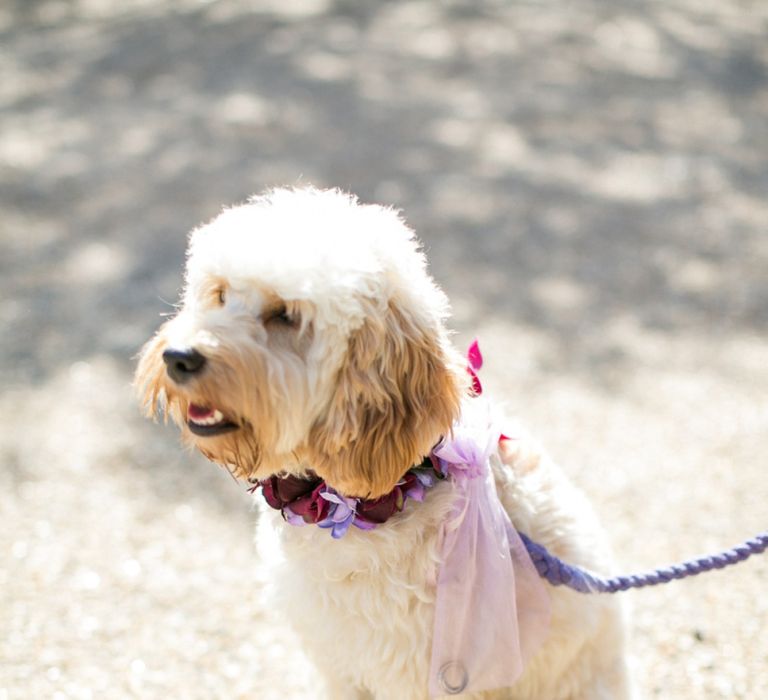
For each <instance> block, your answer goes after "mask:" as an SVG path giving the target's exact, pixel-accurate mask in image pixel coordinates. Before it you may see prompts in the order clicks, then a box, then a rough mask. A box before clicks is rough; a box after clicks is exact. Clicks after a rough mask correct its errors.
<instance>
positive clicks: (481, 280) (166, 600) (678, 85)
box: [0, 0, 768, 700]
mask: <svg viewBox="0 0 768 700" xmlns="http://www.w3.org/2000/svg"><path fill="white" fill-rule="evenodd" d="M767 36H768V8H766V5H765V3H763V2H760V1H758V0H755V1H753V2H750V1H749V0H741V1H739V0H696V1H694V0H665V1H664V2H662V1H661V0H658V1H649V2H646V3H642V4H638V3H635V2H630V0H616V1H614V2H611V3H602V2H594V1H593V2H590V1H588V0H573V1H572V2H568V3H563V2H555V1H554V0H543V1H541V2H536V3H533V2H520V1H511V2H507V1H504V2H501V1H499V2H483V3H473V2H469V1H466V2H458V1H456V2H445V3H436V2H433V3H430V2H389V3H384V2H372V1H370V0H361V1H353V0H346V1H345V0H338V1H337V2H331V0H281V1H280V2H278V1H277V0H264V1H261V2H245V1H244V0H243V1H238V0H221V1H219V2H204V1H193V0H176V1H174V2H171V1H170V0H167V1H166V0H122V1H121V2H116V1H113V0H58V1H51V2H45V1H35V0H7V1H6V2H5V3H3V4H2V5H1V6H0V211H2V216H1V217H0V246H1V247H0V250H1V251H2V253H1V254H0V323H1V324H2V329H3V332H2V334H0V411H2V416H3V426H2V428H0V521H1V522H2V523H3V526H2V528H0V551H2V553H3V556H2V558H1V559H0V586H1V588H0V590H1V591H2V593H1V594H0V630H2V631H1V632H0V700H28V699H35V700H37V699H38V698H56V699H57V700H59V699H63V698H73V699H75V698H78V699H79V698H83V699H85V698H98V699H101V698H105V699H109V698H163V699H166V698H180V699H184V698H194V699H197V698H201V699H202V698H225V699H229V698H265V699H269V698H273V697H274V698H308V697H314V692H313V684H312V671H311V669H309V668H308V666H307V664H306V662H305V660H304V659H303V657H302V656H301V653H300V651H299V650H298V649H297V646H296V644H295V643H294V642H293V640H292V638H291V636H290V633H289V632H287V631H286V630H285V629H283V628H282V627H280V626H279V625H278V624H277V623H275V622H274V621H272V620H271V616H270V611H269V610H266V609H265V608H264V606H262V605H261V604H260V602H259V598H260V596H259V591H260V585H259V562H258V560H257V558H256V555H255V552H254V550H253V548H252V532H253V520H254V517H255V516H254V514H253V513H252V512H251V508H250V504H249V500H248V498H247V494H245V492H244V488H243V487H242V486H240V485H237V484H235V483H234V482H233V481H232V480H231V479H230V478H229V476H228V475H227V474H225V473H223V472H222V471H220V470H217V469H215V468H214V467H212V466H211V465H209V464H207V463H205V462H204V461H203V460H201V459H200V458H198V457H197V456H195V455H190V454H186V453H184V452H182V451H181V450H180V449H179V448H178V446H177V445H176V441H175V436H174V435H173V432H172V431H171V430H164V429H162V428H161V427H158V426H153V425H151V424H149V423H145V422H144V421H143V420H142V419H141V418H140V417H139V416H138V413H137V410H136V407H135V405H134V401H133V399H132V396H131V391H130V387H129V383H130V376H131V371H132V360H131V358H132V356H134V355H135V353H136V352H137V350H138V348H139V347H140V345H141V343H142V342H143V340H144V339H146V338H147V337H148V336H149V334H150V333H151V332H152V330H153V329H154V328H155V327H156V325H157V324H158V323H159V314H161V313H164V312H168V311H170V310H171V307H170V305H169V304H170V303H172V302H173V301H174V300H175V298H176V295H177V290H178V286H179V283H180V268H181V263H182V260H183V250H184V243H185V235H186V232H187V231H188V229H189V228H190V227H192V226H193V225H195V224H196V223H198V222H200V221H202V220H205V219H207V218H210V217H212V216H213V215H215V214H216V213H217V211H218V209H219V207H220V206H221V205H222V204H223V203H227V202H233V201H237V200H241V199H242V198H244V197H245V196H247V195H248V194H249V193H251V192H254V191H258V190H260V189H262V188H263V187H265V186H267V185H271V184H292V183H301V182H313V183H316V184H319V185H340V186H342V187H345V188H348V189H352V190H354V191H356V192H358V193H359V194H360V195H361V196H362V197H363V198H364V199H366V200H377V201H382V202H385V203H391V204H394V205H396V206H398V207H402V208H403V209H404V210H405V212H406V215H407V217H408V219H409V221H410V222H411V223H412V224H413V225H414V226H415V228H416V229H417V231H419V233H420V235H421V236H422V238H423V240H424V241H425V244H426V246H427V248H428V251H429V255H430V259H431V261H432V268H433V271H434V274H435V276H436V277H437V279H438V280H439V281H440V282H441V284H443V286H444V287H445V288H446V290H447V291H448V293H449V295H450V296H451V298H452V299H453V302H454V308H455V322H454V326H455V328H456V329H457V331H458V335H457V341H458V342H459V343H461V344H463V345H466V344H467V343H468V341H469V339H471V337H472V336H474V335H478V336H479V337H480V338H481V342H482V346H483V349H484V351H485V354H486V357H487V360H488V366H487V369H486V370H485V374H484V382H485V384H486V385H487V386H488V387H489V389H490V391H491V392H492V393H494V394H496V395H497V396H502V397H504V398H505V399H506V400H507V401H508V402H509V404H510V406H511V408H512V409H513V410H514V411H516V412H517V413H519V414H520V415H521V417H522V419H523V420H524V422H525V423H527V424H528V426H529V427H530V428H531V429H532V430H533V431H534V432H535V433H537V434H538V435H539V436H540V437H541V438H542V440H543V441H544V443H545V444H547V445H548V446H549V449H550V451H551V452H552V453H553V454H554V456H555V457H556V458H557V459H558V460H559V461H560V462H561V463H562V464H563V465H564V466H565V468H566V470H567V471H568V473H569V474H570V475H571V477H572V478H573V479H574V480H575V481H576V482H577V483H578V484H579V485H580V486H582V487H583V488H584V489H585V490H586V491H587V492H588V493H589V494H590V496H591V498H592V499H593V501H594V503H595V505H596V507H597V509H598V510H599V512H600V514H601V516H602V518H603V520H604V522H605V524H606V527H607V528H608V529H609V531H610V533H611V539H612V541H613V543H614V546H615V549H616V552H617V570H620V571H622V572H623V571H629V570H635V569H643V568H646V567H650V566H655V565H658V564H662V563H669V562H672V561H676V560H678V559H681V558H685V557H689V556H693V555H694V554H699V553H705V552H709V551H714V550H717V549H718V548H721V547H725V546H730V545H732V544H735V543H736V542H738V541H740V540H742V539H745V538H746V537H748V536H750V535H752V534H754V533H755V532H758V531H761V530H764V529H765V528H766V527H767V526H768V525H767V524H766V522H767V518H766V510H767V509H766V502H767V501H768V479H766V475H765V459H764V457H763V456H762V452H761V448H764V447H765V445H766V439H767V438H766V435H768V404H767V403H766V399H765V397H766V395H767V394H768V352H767V351H768V274H767V273H768V237H767V236H766V230H765V226H766V221H768V204H767V203H766V197H765V194H766V192H768V42H767V41H766V37H767ZM767 584H768V559H766V558H764V559H762V560H761V559H757V560H754V561H750V562H748V563H746V564H744V565H742V566H740V567H738V568H736V569H734V570H729V571H727V572H719V573H715V574H712V575H710V576H707V577H705V578H702V579H701V580H692V581H690V582H680V583H675V584H672V585H670V586H667V587H665V588H663V589H659V590H649V591H642V592H634V593H629V594H626V595H627V598H628V600H629V602H630V603H631V605H632V608H633V611H634V613H633V627H634V630H633V635H634V642H633V647H634V650H635V657H636V667H637V677H638V680H639V683H640V685H641V687H642V688H643V690H644V695H645V697H647V698H652V697H659V698H665V700H690V699H692V698H696V699H699V698H702V699H705V700H714V699H716V698H718V699H719V698H727V699H736V698H743V699H749V700H763V699H764V698H766V697H768V632H766V627H767V626H768V598H767V597H766V596H765V590H766V585H767ZM543 700H546V699H543Z"/></svg>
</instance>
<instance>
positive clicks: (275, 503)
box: [261, 474, 322, 510]
mask: <svg viewBox="0 0 768 700" xmlns="http://www.w3.org/2000/svg"><path fill="white" fill-rule="evenodd" d="M319 484H322V481H321V480H320V479H319V478H317V477H314V478H305V477H301V476H294V475H292V474H289V475H288V476H277V475H274V476H270V477H269V479H265V480H264V481H262V482H261V490H262V492H263V494H264V498H265V499H266V501H267V503H269V505H270V506H272V507H273V508H276V509H277V510H280V509H281V508H283V507H284V506H287V505H292V504H293V502H294V501H295V500H297V499H299V498H303V497H306V496H308V495H309V494H311V493H312V491H314V490H315V489H316V488H317V486H318V485H319Z"/></svg>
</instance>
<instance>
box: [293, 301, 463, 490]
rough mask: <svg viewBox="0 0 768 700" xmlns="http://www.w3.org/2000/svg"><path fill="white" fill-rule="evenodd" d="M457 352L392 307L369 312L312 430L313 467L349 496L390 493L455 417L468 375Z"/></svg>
mask: <svg viewBox="0 0 768 700" xmlns="http://www.w3.org/2000/svg"><path fill="white" fill-rule="evenodd" d="M453 353H454V351H453V350H452V348H451V347H450V345H449V343H448V341H447V339H446V338H445V331H444V330H443V329H442V327H438V328H421V327H419V324H418V323H417V321H416V320H415V319H414V318H412V317H409V316H408V315H407V314H405V313H404V312H403V311H402V310H400V309H398V308H397V306H396V305H395V304H394V303H390V305H389V307H388V309H387V310H386V312H385V314H384V315H383V317H382V315H381V312H377V311H372V312H371V313H370V314H369V315H368V318H367V320H366V321H365V323H364V324H363V326H362V327H361V328H360V329H358V330H357V331H356V332H355V333H354V334H353V335H352V337H351V338H350V341H349V348H348V350H347V357H346V360H345V364H344V365H343V366H342V368H341V370H340V371H339V375H338V378H337V388H336V391H335V393H334V394H333V396H332V398H331V401H330V403H329V406H328V409H327V411H326V414H325V415H324V416H323V417H322V418H321V419H320V420H319V421H318V422H317V423H316V424H315V426H314V427H313V429H312V431H311V433H310V440H309V445H308V449H309V452H310V458H311V460H312V461H311V464H312V466H313V469H314V470H315V471H316V472H317V473H318V474H319V475H320V476H322V477H323V478H324V479H325V480H326V481H327V483H328V484H329V485H330V486H332V487H333V488H335V489H336V490H338V491H339V492H340V493H342V494H344V495H346V496H357V497H366V498H377V497H379V496H382V495H384V494H386V493H388V492H389V491H391V490H392V489H393V488H394V486H395V484H396V483H397V481H398V480H399V479H400V478H401V477H402V476H403V474H404V473H405V472H406V471H407V470H408V468H409V467H410V466H412V465H413V464H417V463H419V462H420V461H421V460H422V459H423V458H424V456H425V455H426V454H428V453H429V451H430V449H431V448H432V447H433V446H434V444H435V443H436V442H437V440H438V439H439V438H440V437H441V436H442V435H444V434H446V433H447V432H448V431H449V430H450V428H451V425H452V423H453V421H454V419H455V418H456V417H457V415H458V412H459V402H460V399H461V395H462V393H463V392H464V391H465V389H466V385H465V381H464V378H465V376H466V372H464V370H463V369H462V368H461V365H460V363H457V362H456V360H455V359H454V358H453Z"/></svg>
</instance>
